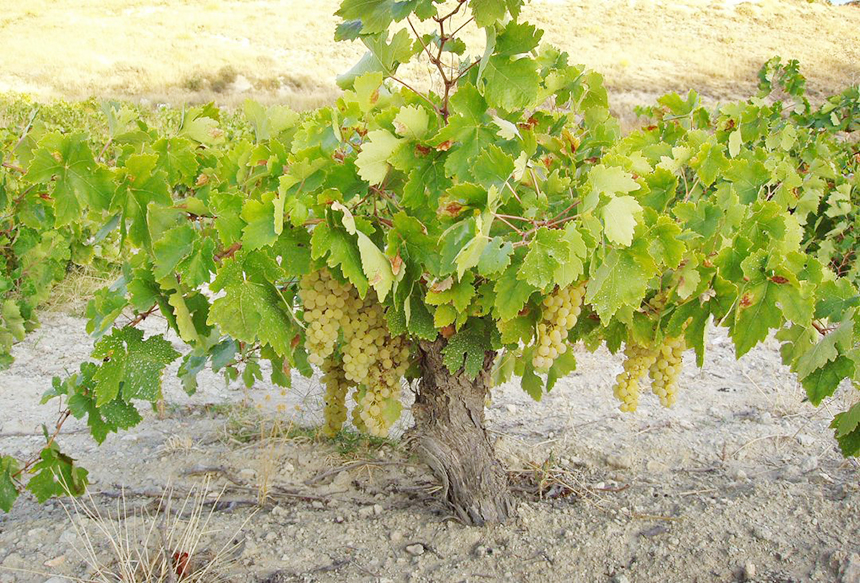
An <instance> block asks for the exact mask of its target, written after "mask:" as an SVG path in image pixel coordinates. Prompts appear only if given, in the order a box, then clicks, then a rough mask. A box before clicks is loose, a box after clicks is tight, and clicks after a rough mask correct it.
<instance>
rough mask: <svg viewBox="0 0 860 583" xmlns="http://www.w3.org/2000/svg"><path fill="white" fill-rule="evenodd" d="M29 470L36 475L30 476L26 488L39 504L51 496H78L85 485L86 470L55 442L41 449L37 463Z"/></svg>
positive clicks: (82, 491)
mask: <svg viewBox="0 0 860 583" xmlns="http://www.w3.org/2000/svg"><path fill="white" fill-rule="evenodd" d="M31 471H32V472H33V473H35V474H36V475H35V476H33V477H32V478H30V481H29V482H28V483H27V490H29V491H30V492H31V493H32V494H33V495H34V496H35V497H36V500H37V501H38V502H39V503H40V504H41V503H43V502H45V501H46V500H47V499H48V498H51V497H53V496H65V495H67V494H71V495H73V496H80V495H81V494H83V493H84V490H85V489H86V486H87V471H86V470H85V469H83V468H80V467H77V466H76V465H75V460H73V459H72V458H70V457H69V456H67V455H65V454H63V453H61V452H60V450H59V448H58V447H57V444H56V443H54V444H52V445H51V446H49V447H46V448H45V449H43V450H42V454H41V456H40V461H39V463H37V464H36V465H34V466H33V468H32V470H31Z"/></svg>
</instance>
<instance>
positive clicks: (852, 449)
mask: <svg viewBox="0 0 860 583" xmlns="http://www.w3.org/2000/svg"><path fill="white" fill-rule="evenodd" d="M845 415H847V413H846V412H843V413H837V414H836V416H835V417H834V418H833V421H832V422H831V423H830V427H831V428H832V429H835V430H836V432H837V433H838V431H839V426H840V425H841V424H842V420H843V419H844V418H845ZM835 437H836V441H837V442H838V443H839V449H840V450H841V451H842V455H844V456H845V457H856V456H858V455H860V429H858V428H855V429H854V430H853V431H851V432H849V433H846V434H844V435H842V436H839V435H838V434H837V435H835Z"/></svg>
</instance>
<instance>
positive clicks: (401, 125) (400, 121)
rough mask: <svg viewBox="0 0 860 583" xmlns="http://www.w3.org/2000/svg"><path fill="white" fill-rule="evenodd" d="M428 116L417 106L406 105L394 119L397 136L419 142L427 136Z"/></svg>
mask: <svg viewBox="0 0 860 583" xmlns="http://www.w3.org/2000/svg"><path fill="white" fill-rule="evenodd" d="M429 125H430V116H429V115H428V114H427V110H426V109H424V108H423V107H419V106H417V105H407V106H405V107H403V108H401V110H400V111H399V112H397V115H396V116H395V117H394V128H395V130H396V132H397V135H398V136H400V137H403V138H407V139H410V140H421V139H423V138H424V137H425V136H426V135H427V130H428V127H429Z"/></svg>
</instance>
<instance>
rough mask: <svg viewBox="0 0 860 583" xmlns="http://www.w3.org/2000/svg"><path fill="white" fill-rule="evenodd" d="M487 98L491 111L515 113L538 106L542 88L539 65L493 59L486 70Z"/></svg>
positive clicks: (505, 59) (526, 61)
mask: <svg viewBox="0 0 860 583" xmlns="http://www.w3.org/2000/svg"><path fill="white" fill-rule="evenodd" d="M484 82H485V83H486V85H485V86H484V97H485V98H486V99H487V103H488V104H489V105H490V107H499V108H502V109H505V110H507V111H515V110H518V109H524V108H528V107H532V106H533V105H535V101H537V96H538V87H539V86H540V75H538V72H537V63H536V62H535V61H534V60H532V59H530V58H528V57H525V58H522V59H516V60H513V59H510V58H508V57H499V56H493V57H491V58H490V60H489V61H488V62H487V66H486V67H485V68H484Z"/></svg>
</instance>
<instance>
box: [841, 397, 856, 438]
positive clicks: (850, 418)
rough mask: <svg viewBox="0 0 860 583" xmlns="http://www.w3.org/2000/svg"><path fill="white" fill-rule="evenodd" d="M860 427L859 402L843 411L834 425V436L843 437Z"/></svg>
mask: <svg viewBox="0 0 860 583" xmlns="http://www.w3.org/2000/svg"><path fill="white" fill-rule="evenodd" d="M858 427H860V402H857V403H854V405H853V406H852V407H851V408H850V409H848V411H845V413H843V414H842V416H841V418H840V419H839V423H838V425H836V437H845V436H846V435H848V434H849V433H851V432H852V431H856V430H857V428H858Z"/></svg>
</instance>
